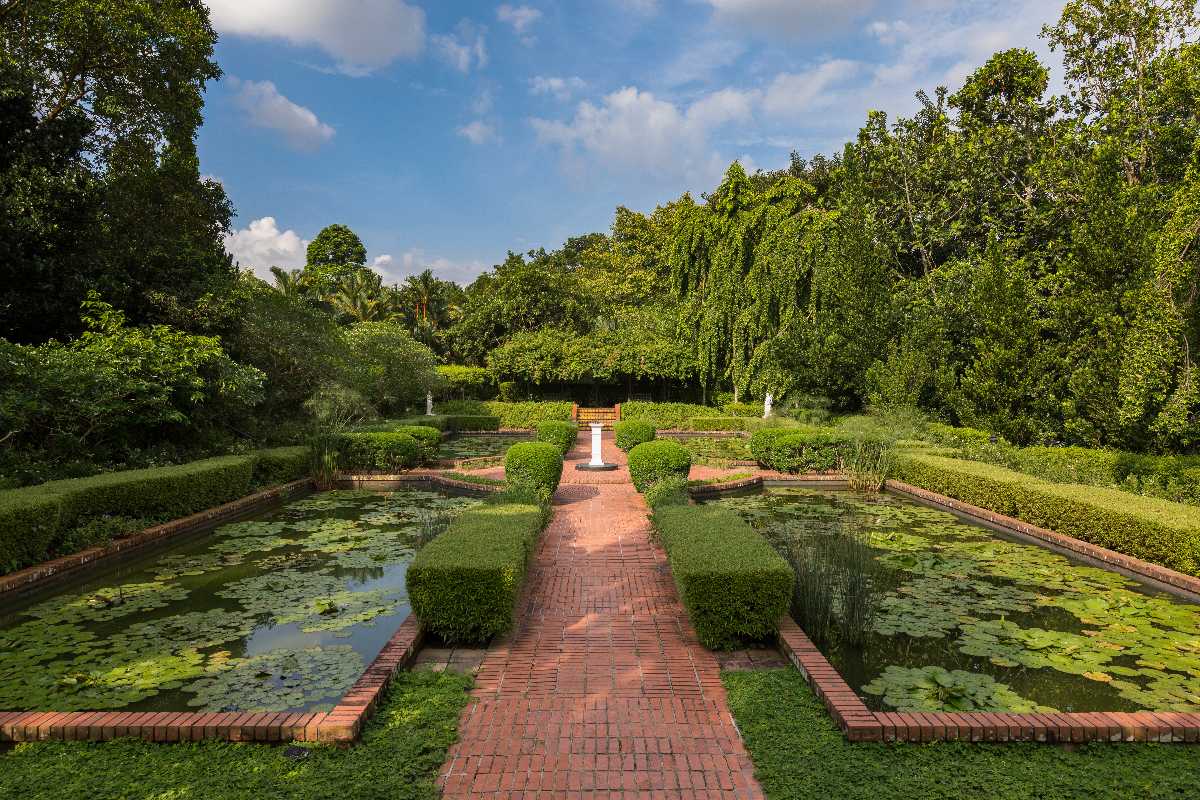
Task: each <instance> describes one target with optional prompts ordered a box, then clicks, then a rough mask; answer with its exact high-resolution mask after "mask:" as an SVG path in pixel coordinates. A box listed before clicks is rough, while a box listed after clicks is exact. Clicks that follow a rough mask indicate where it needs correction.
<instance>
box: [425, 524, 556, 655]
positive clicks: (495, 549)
mask: <svg viewBox="0 0 1200 800" xmlns="http://www.w3.org/2000/svg"><path fill="white" fill-rule="evenodd" d="M546 520H547V513H546V511H545V509H544V508H543V507H541V506H538V505H524V504H512V503H510V504H487V505H483V506H479V507H476V508H472V509H469V510H467V511H464V512H463V513H461V514H459V515H458V516H457V517H455V519H454V521H453V522H451V523H450V527H449V528H448V529H447V530H446V531H445V532H443V533H442V534H440V535H439V536H438V537H437V538H435V539H434V540H433V541H431V542H429V543H428V544H426V545H425V546H424V547H423V548H421V550H419V551H418V552H417V555H416V557H415V558H414V559H413V561H412V563H411V564H410V565H409V567H408V574H407V578H406V580H407V586H408V596H409V600H410V602H411V603H412V607H413V612H414V613H415V614H416V615H417V619H419V620H420V621H421V624H422V625H423V626H425V628H427V629H428V630H431V631H433V632H434V633H436V634H438V635H439V636H441V637H442V638H443V639H445V640H446V641H449V642H485V641H487V640H488V639H489V638H491V637H492V636H495V635H497V634H499V633H503V632H504V631H507V630H508V629H509V628H511V627H512V624H513V614H514V610H515V607H516V603H517V598H518V597H519V596H520V593H521V586H522V584H523V583H524V581H525V573H526V570H527V568H528V564H529V558H530V554H531V553H532V552H533V547H534V544H535V543H536V542H537V539H538V534H539V533H540V532H541V530H542V528H543V527H544V526H545V524H546Z"/></svg>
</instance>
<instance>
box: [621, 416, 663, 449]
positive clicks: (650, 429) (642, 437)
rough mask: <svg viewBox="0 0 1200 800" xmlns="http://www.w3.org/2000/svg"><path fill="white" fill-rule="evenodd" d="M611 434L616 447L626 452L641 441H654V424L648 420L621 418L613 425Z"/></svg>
mask: <svg viewBox="0 0 1200 800" xmlns="http://www.w3.org/2000/svg"><path fill="white" fill-rule="evenodd" d="M613 435H614V438H615V439H616V443H617V447H619V448H621V449H622V450H624V451H625V452H627V453H628V452H629V451H630V450H632V449H633V448H634V447H637V446H638V445H639V444H641V443H642V442H652V441H654V437H655V435H656V434H655V431H654V426H653V425H651V424H650V423H649V422H644V421H642V420H636V419H623V420H621V421H620V422H618V423H617V424H615V425H613Z"/></svg>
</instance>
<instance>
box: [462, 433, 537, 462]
mask: <svg viewBox="0 0 1200 800" xmlns="http://www.w3.org/2000/svg"><path fill="white" fill-rule="evenodd" d="M532 440H533V437H532V436H514V435H502V434H487V433H480V434H472V435H469V436H454V437H452V438H450V439H447V440H446V441H444V442H442V457H443V458H451V459H461V458H481V457H483V456H501V455H504V454H505V453H507V452H508V448H510V447H512V446H513V445H514V444H516V443H517V442H528V441H532Z"/></svg>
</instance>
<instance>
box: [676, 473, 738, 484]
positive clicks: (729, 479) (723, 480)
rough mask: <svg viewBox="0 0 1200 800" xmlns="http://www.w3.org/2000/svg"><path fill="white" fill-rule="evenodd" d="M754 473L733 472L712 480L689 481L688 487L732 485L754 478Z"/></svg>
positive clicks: (698, 479) (717, 476)
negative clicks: (718, 484)
mask: <svg viewBox="0 0 1200 800" xmlns="http://www.w3.org/2000/svg"><path fill="white" fill-rule="evenodd" d="M753 477H754V473H753V472H732V473H730V474H728V475H716V476H714V477H712V478H697V479H695V480H691V481H688V482H687V483H688V486H712V485H714V484H717V483H732V482H733V481H744V480H746V479H747V478H753Z"/></svg>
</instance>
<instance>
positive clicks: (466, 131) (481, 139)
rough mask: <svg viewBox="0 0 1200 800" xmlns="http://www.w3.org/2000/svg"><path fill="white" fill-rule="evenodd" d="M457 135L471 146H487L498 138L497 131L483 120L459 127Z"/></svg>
mask: <svg viewBox="0 0 1200 800" xmlns="http://www.w3.org/2000/svg"><path fill="white" fill-rule="evenodd" d="M456 133H458V135H459V136H461V137H463V138H464V139H466V140H467V141H469V142H471V144H487V143H488V142H490V141H493V140H495V138H496V129H495V128H494V127H492V125H490V124H489V123H487V122H484V121H483V120H481V119H477V120H474V121H473V122H468V123H467V124H466V125H463V126H461V127H459V128H458V129H457V131H456Z"/></svg>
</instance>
